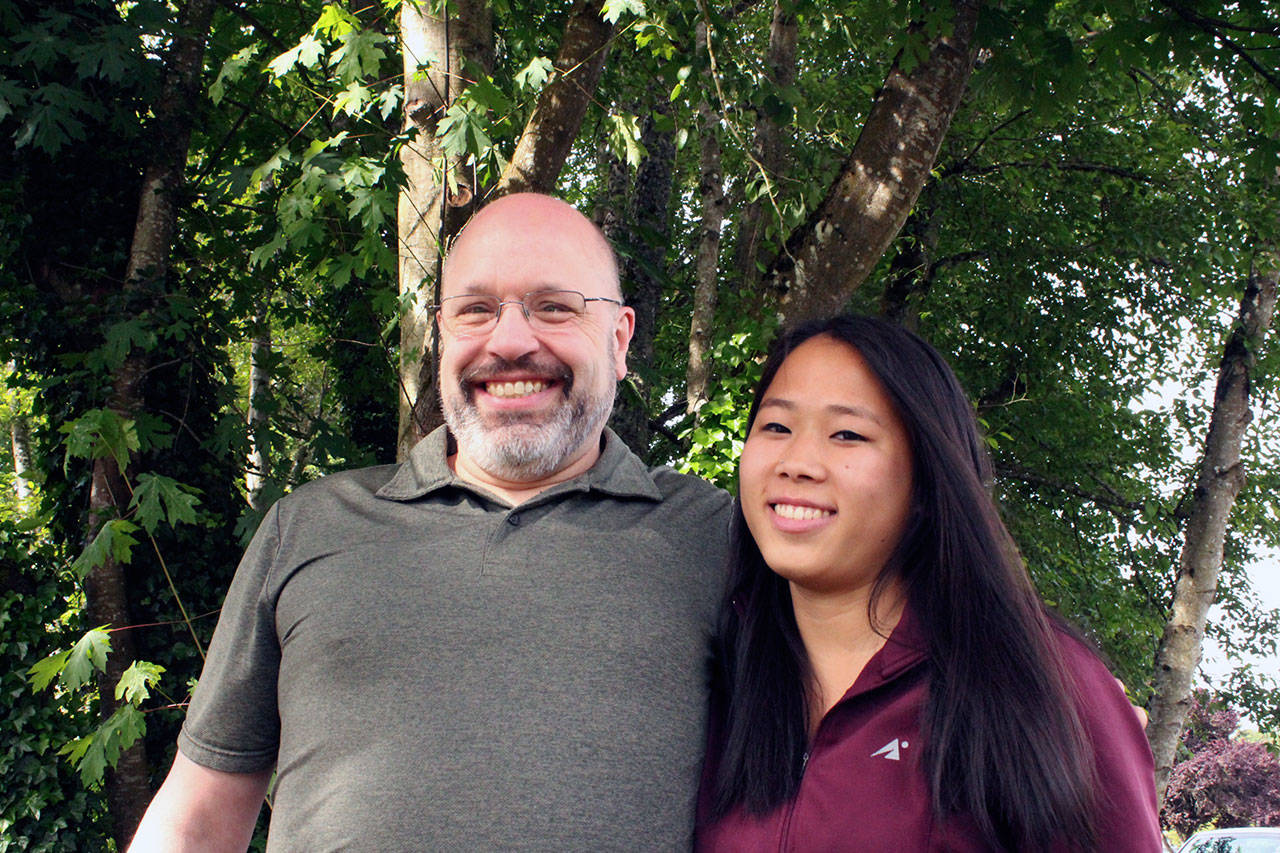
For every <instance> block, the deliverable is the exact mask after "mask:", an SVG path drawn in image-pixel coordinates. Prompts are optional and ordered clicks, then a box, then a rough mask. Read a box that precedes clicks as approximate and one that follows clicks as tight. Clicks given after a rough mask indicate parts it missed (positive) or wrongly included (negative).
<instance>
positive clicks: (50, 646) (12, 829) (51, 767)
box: [0, 516, 106, 853]
mask: <svg viewBox="0 0 1280 853" xmlns="http://www.w3.org/2000/svg"><path fill="white" fill-rule="evenodd" d="M39 527H40V525H39V523H38V520H37V519H31V518H18V517H14V516H8V517H5V518H3V519H0V569H2V570H3V572H4V575H5V579H6V580H5V585H4V588H3V591H0V605H2V607H0V690H2V691H3V696H4V703H3V710H0V744H3V747H0V775H3V777H4V779H5V782H6V784H5V787H4V791H3V792H0V851H9V850H15V851H16V850H28V851H42V852H44V851H47V853H52V851H65V852H66V853H72V851H80V850H102V849H106V838H105V837H104V834H103V831H102V828H103V826H104V822H103V816H104V812H105V804H104V803H103V801H102V798H101V795H100V794H99V793H97V792H94V791H91V790H88V789H86V788H84V787H82V786H81V785H80V784H79V782H78V780H76V778H75V777H74V774H73V772H72V768H71V767H70V766H69V765H68V764H66V763H64V762H62V761H56V760H50V757H51V756H52V755H54V754H55V753H56V752H57V750H58V748H59V747H60V746H61V745H62V744H64V743H66V742H68V741H69V740H71V739H72V738H73V737H75V736H76V735H77V734H78V733H79V732H82V731H85V730H86V729H88V728H89V727H91V725H92V712H93V704H92V703H88V702H84V701H83V700H80V699H77V700H75V701H66V699H67V696H66V694H65V693H64V692H63V691H61V690H58V691H56V692H53V693H49V692H45V693H39V694H36V693H33V692H32V691H31V689H30V686H29V685H28V683H27V678H26V670H27V667H28V666H29V663H30V661H32V660H35V659H40V658H43V657H44V656H45V655H46V654H49V653H54V654H57V653H58V652H57V651H56V650H59V649H63V648H65V646H66V644H67V643H70V642H72V641H73V639H74V637H75V628H76V619H75V612H76V610H77V608H78V605H77V603H76V602H74V601H69V600H68V599H67V597H66V584H65V583H63V582H62V579H61V577H60V575H61V572H60V571H59V564H60V563H63V562H64V560H65V558H64V557H62V555H60V554H59V549H58V548H57V546H56V545H54V543H53V542H51V541H50V540H49V538H48V537H47V536H45V535H44V534H42V533H41V532H40V530H39Z"/></svg>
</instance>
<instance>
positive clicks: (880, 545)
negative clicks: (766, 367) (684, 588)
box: [739, 336, 912, 593]
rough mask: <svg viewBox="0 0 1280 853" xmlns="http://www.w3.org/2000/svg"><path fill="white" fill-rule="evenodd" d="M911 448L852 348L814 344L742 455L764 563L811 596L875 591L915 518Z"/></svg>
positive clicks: (790, 372)
mask: <svg viewBox="0 0 1280 853" xmlns="http://www.w3.org/2000/svg"><path fill="white" fill-rule="evenodd" d="M911 470H912V457H911V445H910V441H909V440H908V438H907V432H906V429H905V427H904V426H903V425H902V421H901V420H900V419H899V417H898V413H897V411H896V409H895V408H894V406H893V404H892V403H891V402H890V400H889V396H888V394H887V393H886V392H885V390H884V388H882V387H881V385H880V382H879V380H877V379H876V377H875V375H874V374H873V373H872V372H871V369H870V368H869V367H867V365H866V362H864V361H863V359H862V356H861V355H859V354H858V353H857V351H856V350H854V349H853V348H851V347H849V346H848V345H846V344H844V343H841V342H840V341H837V340H835V339H834V338H831V337H827V336H820V337H816V338H810V339H809V340H807V341H805V342H804V343H803V344H801V345H800V346H799V347H797V348H796V349H795V350H794V351H792V353H791V355H789V356H787V359H786V361H784V362H783V363H782V367H781V368H779V370H778V373H777V375H775V376H774V379H773V382H772V383H770V385H769V387H768V390H767V391H766V392H765V395H764V398H763V399H762V400H761V403H760V410H759V411H758V412H757V414H756V419H755V423H754V424H753V425H752V427H751V432H750V434H749V435H748V436H747V442H746V445H745V446H744V447H743V450H742V461H741V466H740V469H739V482H740V484H741V485H740V489H741V498H742V512H743V515H745V516H746V520H747V526H748V527H750V528H751V533H752V535H753V536H754V537H755V540H756V542H757V543H758V544H759V546H760V552H761V553H762V554H763V555H764V559H765V562H767V563H768V564H769V566H770V567H771V568H772V569H773V570H774V571H775V572H777V573H778V574H779V575H781V576H782V577H784V578H786V579H787V580H789V581H791V583H792V584H795V585H797V586H800V587H804V588H806V589H810V590H812V591H814V592H824V593H841V592H849V591H852V590H854V589H857V588H858V587H862V586H865V585H867V584H870V583H872V582H873V581H874V580H875V579H876V577H877V576H878V575H879V574H880V571H881V569H883V568H884V565H885V562H886V561H887V560H888V558H889V555H890V554H891V553H892V552H893V549H894V548H895V547H896V546H897V544H898V540H899V539H901V537H902V533H903V531H904V530H905V527H906V521H907V517H908V515H909V514H910V510H911Z"/></svg>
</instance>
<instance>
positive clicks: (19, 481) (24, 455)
mask: <svg viewBox="0 0 1280 853" xmlns="http://www.w3.org/2000/svg"><path fill="white" fill-rule="evenodd" d="M9 438H10V440H11V443H12V446H13V492H14V494H15V495H16V496H17V498H18V502H19V503H22V502H24V501H26V500H27V499H28V498H30V497H31V484H30V482H28V480H27V478H26V477H25V476H23V475H24V474H26V473H27V472H28V471H30V470H31V426H30V424H28V423H27V416H26V415H24V414H21V413H17V414H15V415H14V416H13V420H11V421H9Z"/></svg>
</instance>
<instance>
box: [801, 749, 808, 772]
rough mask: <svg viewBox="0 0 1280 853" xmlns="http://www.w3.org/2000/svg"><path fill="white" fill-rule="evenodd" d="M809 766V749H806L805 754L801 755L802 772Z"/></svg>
mask: <svg viewBox="0 0 1280 853" xmlns="http://www.w3.org/2000/svg"><path fill="white" fill-rule="evenodd" d="M808 766H809V751H808V750H805V753H804V755H802V756H800V772H801V773H803V772H804V769H805V768H806V767H808Z"/></svg>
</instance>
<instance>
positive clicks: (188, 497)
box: [129, 473, 200, 534]
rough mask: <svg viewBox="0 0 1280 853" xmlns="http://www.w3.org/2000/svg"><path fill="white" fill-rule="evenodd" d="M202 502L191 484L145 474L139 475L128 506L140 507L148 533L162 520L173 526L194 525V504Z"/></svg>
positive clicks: (139, 511) (141, 518)
mask: <svg viewBox="0 0 1280 853" xmlns="http://www.w3.org/2000/svg"><path fill="white" fill-rule="evenodd" d="M199 503H200V498H198V497H196V496H195V495H194V494H192V490H191V489H190V488H189V487H184V486H183V485H182V484H181V483H179V482H178V481H177V480H174V479H173V478H172V477H165V476H163V475H161V474H150V473H146V474H139V475H138V484H137V486H136V487H135V488H134V490H133V500H131V501H129V507H130V508H131V509H132V508H135V507H136V508H137V515H136V518H137V519H138V521H139V522H140V523H141V524H142V526H143V528H145V529H146V531H147V532H148V533H152V534H154V533H155V532H156V528H157V527H159V525H160V521H161V520H162V519H164V520H167V521H168V522H169V526H170V527H177V526H178V525H179V524H183V523H186V524H194V523H195V521H196V510H195V507H196V505H197V504H199Z"/></svg>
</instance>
